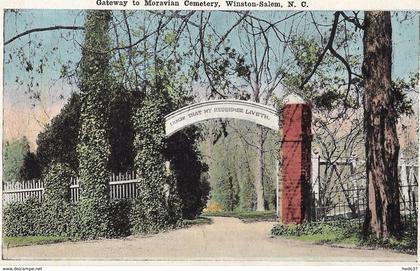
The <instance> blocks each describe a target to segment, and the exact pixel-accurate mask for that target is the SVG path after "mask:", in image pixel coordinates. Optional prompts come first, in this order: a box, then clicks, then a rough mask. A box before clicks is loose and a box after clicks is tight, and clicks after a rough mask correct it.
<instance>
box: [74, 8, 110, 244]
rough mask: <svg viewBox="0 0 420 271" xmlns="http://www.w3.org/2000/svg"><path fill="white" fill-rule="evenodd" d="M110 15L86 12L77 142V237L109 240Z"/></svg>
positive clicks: (108, 12)
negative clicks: (108, 107) (78, 189)
mask: <svg viewBox="0 0 420 271" xmlns="http://www.w3.org/2000/svg"><path fill="white" fill-rule="evenodd" d="M110 20H111V12H110V11H89V12H88V13H87V18H86V24H85V29H86V30H85V31H86V34H85V43H84V48H83V52H82V61H81V70H80V84H81V85H80V90H81V112H80V130H79V142H78V146H77V150H78V156H79V176H80V188H81V199H80V203H79V208H78V210H79V212H80V214H79V216H80V220H81V221H80V230H81V232H80V235H81V237H83V238H96V237H106V236H110V235H111V234H112V233H111V232H109V221H110V220H109V214H108V212H109V184H108V181H109V172H108V168H107V165H108V159H109V156H110V144H109V142H108V134H107V130H108V129H107V119H108V112H107V99H108V91H109V90H110V89H111V87H112V86H111V85H112V81H111V78H110V77H109V76H110V73H109V71H110V65H109V60H110V54H109V49H110V40H109V37H108V33H107V32H108V27H109V24H110Z"/></svg>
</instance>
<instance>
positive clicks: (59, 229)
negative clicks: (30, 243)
mask: <svg viewBox="0 0 420 271" xmlns="http://www.w3.org/2000/svg"><path fill="white" fill-rule="evenodd" d="M74 175H75V174H74V172H73V171H72V170H71V169H70V167H69V166H68V165H67V164H61V163H52V164H51V166H50V167H49V169H48V172H47V174H46V175H45V177H44V180H45V193H44V201H43V202H42V203H41V209H42V212H41V213H40V214H39V220H38V223H37V225H36V228H37V231H36V232H37V233H38V234H40V235H54V236H68V235H69V234H70V232H71V230H70V228H69V227H70V224H71V223H69V221H71V219H72V216H73V214H74V207H73V206H72V204H71V203H70V200H71V195H70V183H71V177H72V176H74Z"/></svg>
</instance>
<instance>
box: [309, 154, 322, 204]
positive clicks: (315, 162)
mask: <svg viewBox="0 0 420 271" xmlns="http://www.w3.org/2000/svg"><path fill="white" fill-rule="evenodd" d="M319 159H320V155H319V154H318V153H314V154H313V155H312V176H311V179H312V192H313V193H314V196H315V198H314V199H315V204H316V205H319V198H320V196H321V195H320V185H319V181H320V180H319Z"/></svg>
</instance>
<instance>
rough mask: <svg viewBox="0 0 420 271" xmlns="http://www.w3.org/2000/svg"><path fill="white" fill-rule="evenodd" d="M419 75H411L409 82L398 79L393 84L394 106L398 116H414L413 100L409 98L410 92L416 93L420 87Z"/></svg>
mask: <svg viewBox="0 0 420 271" xmlns="http://www.w3.org/2000/svg"><path fill="white" fill-rule="evenodd" d="M418 78H419V74H418V73H416V74H411V75H410V77H409V79H408V80H403V79H397V80H395V81H393V82H392V90H393V98H394V106H395V109H396V110H397V113H398V115H402V114H407V115H412V114H413V113H414V111H413V100H412V99H411V98H410V97H409V95H408V94H409V93H410V92H415V91H416V87H417V86H418Z"/></svg>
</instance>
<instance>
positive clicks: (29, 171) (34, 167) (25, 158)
mask: <svg viewBox="0 0 420 271" xmlns="http://www.w3.org/2000/svg"><path fill="white" fill-rule="evenodd" d="M3 153H4V156H3V174H4V180H5V181H24V180H29V179H35V178H39V175H40V169H39V164H38V160H37V157H36V156H35V155H34V154H33V153H31V152H30V149H29V142H28V140H27V139H26V137H22V138H20V139H16V140H13V141H11V142H6V144H5V146H4V152H3Z"/></svg>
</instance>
